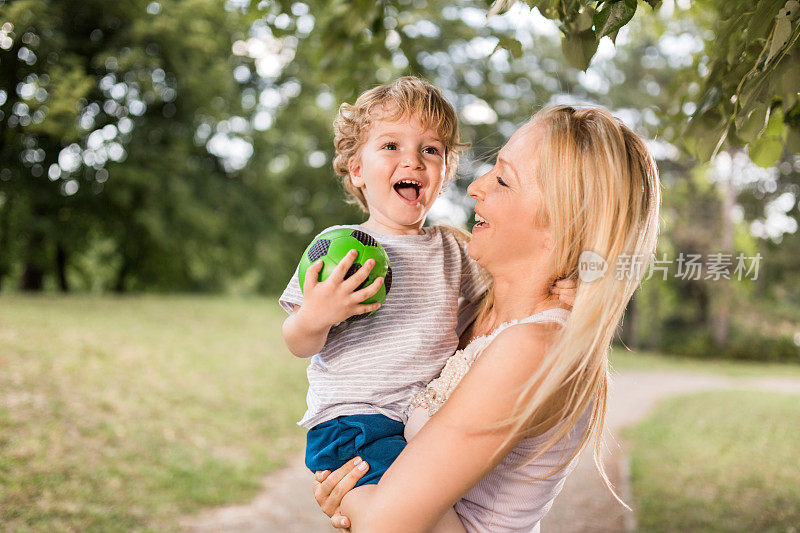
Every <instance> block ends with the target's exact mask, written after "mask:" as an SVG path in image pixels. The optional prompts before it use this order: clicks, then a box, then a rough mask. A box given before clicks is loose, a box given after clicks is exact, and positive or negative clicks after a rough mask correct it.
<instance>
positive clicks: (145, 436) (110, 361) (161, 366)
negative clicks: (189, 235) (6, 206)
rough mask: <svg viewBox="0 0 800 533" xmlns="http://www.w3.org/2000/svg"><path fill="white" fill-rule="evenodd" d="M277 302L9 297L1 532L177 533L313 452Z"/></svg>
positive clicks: (1, 351) (300, 365) (5, 304)
mask: <svg viewBox="0 0 800 533" xmlns="http://www.w3.org/2000/svg"><path fill="white" fill-rule="evenodd" d="M282 318H283V311H282V310H280V309H279V308H278V307H277V304H276V303H275V300H274V299H265V298H262V299H234V298H212V297H188V296H187V297H182V296H177V297H176V296H169V297H158V296H142V297H126V298H111V297H103V298H97V297H65V298H64V297H52V296H51V297H37V298H31V297H22V296H3V297H2V298H0V523H2V524H3V529H4V530H11V531H13V530H21V531H26V530H35V531H75V530H86V531H128V530H138V531H170V530H176V529H178V520H179V518H180V517H181V516H183V515H186V514H191V513H193V512H196V511H197V510H198V509H200V508H202V507H208V506H214V505H219V504H222V503H227V502H234V501H244V500H246V499H248V498H249V497H251V496H252V495H253V494H255V493H256V492H257V490H258V488H259V486H260V479H261V477H262V476H263V475H264V474H265V473H267V472H269V471H270V470H273V469H275V468H278V467H279V466H281V465H282V464H283V462H284V460H285V458H286V456H287V455H288V453H289V452H290V451H293V450H300V449H302V441H303V431H302V430H300V429H299V428H297V427H296V426H295V422H296V420H298V419H299V418H300V416H301V415H302V413H303V411H304V409H305V397H304V396H305V389H306V382H305V372H304V369H305V366H306V361H302V360H299V359H296V358H294V357H293V356H291V355H290V354H289V353H288V351H286V349H285V348H284V346H283V341H282V339H281V336H280V322H281V320H282Z"/></svg>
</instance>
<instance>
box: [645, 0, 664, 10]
mask: <svg viewBox="0 0 800 533" xmlns="http://www.w3.org/2000/svg"><path fill="white" fill-rule="evenodd" d="M645 2H647V3H648V4H650V7H652V8H653V9H656V8H657V7H658V6H660V5H661V0H645Z"/></svg>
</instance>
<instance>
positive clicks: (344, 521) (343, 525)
mask: <svg viewBox="0 0 800 533" xmlns="http://www.w3.org/2000/svg"><path fill="white" fill-rule="evenodd" d="M339 524H341V525H342V527H347V526H348V523H347V518H342V519H341V520H339Z"/></svg>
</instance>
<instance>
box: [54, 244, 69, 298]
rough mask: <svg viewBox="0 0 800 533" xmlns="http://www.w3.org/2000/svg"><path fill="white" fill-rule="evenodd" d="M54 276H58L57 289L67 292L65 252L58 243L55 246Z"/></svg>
mask: <svg viewBox="0 0 800 533" xmlns="http://www.w3.org/2000/svg"><path fill="white" fill-rule="evenodd" d="M56 276H57V277H58V289H59V290H60V291H61V292H69V283H68V282H67V252H66V251H65V250H64V247H63V246H61V244H59V245H58V246H56Z"/></svg>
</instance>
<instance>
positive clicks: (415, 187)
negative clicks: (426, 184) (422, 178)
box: [394, 180, 422, 202]
mask: <svg viewBox="0 0 800 533" xmlns="http://www.w3.org/2000/svg"><path fill="white" fill-rule="evenodd" d="M394 190H395V191H397V194H399V195H400V196H402V197H403V198H404V199H405V200H408V201H409V202H416V201H417V200H419V197H420V195H421V193H422V184H421V183H420V182H418V181H414V180H400V181H398V182H397V183H395V184H394Z"/></svg>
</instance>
